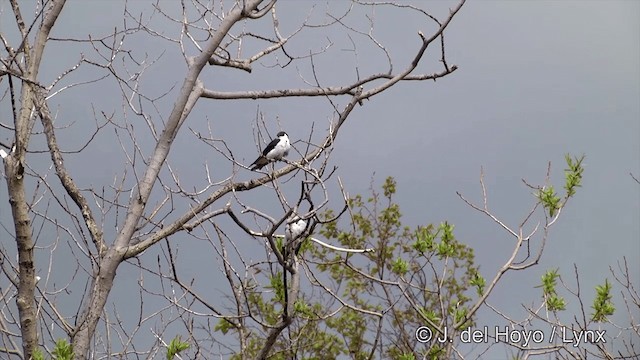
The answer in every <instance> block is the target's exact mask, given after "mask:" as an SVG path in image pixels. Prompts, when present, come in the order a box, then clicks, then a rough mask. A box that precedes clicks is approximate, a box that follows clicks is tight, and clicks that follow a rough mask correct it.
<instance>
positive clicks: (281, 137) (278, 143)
mask: <svg viewBox="0 0 640 360" xmlns="http://www.w3.org/2000/svg"><path fill="white" fill-rule="evenodd" d="M289 149H291V143H289V135H287V133H286V132H284V131H280V132H279V133H278V134H277V137H276V138H275V139H273V140H271V142H270V143H269V145H267V147H266V148H264V150H263V151H262V155H260V156H259V157H258V158H257V159H256V161H254V162H253V164H251V168H250V169H251V170H260V169H262V167H263V166H265V165H267V164H268V163H270V162H272V161H276V160H282V158H283V157H285V156H287V154H289Z"/></svg>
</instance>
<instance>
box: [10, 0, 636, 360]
mask: <svg viewBox="0 0 640 360" xmlns="http://www.w3.org/2000/svg"><path fill="white" fill-rule="evenodd" d="M107 3H108V4H107ZM464 5H465V0H460V1H455V2H450V3H447V4H446V6H445V5H442V4H439V3H438V4H437V5H436V3H434V2H424V1H418V2H416V3H415V4H408V3H405V2H387V1H374V2H368V1H360V0H353V1H350V2H328V3H314V2H306V1H305V2H296V3H294V2H286V1H276V0H228V1H213V2H202V1H199V0H189V1H187V0H185V1H180V2H178V1H173V2H170V1H169V2H162V1H157V2H149V3H146V2H145V3H143V2H138V1H136V2H126V1H125V2H122V3H118V5H117V6H120V7H116V5H115V2H114V3H113V4H112V3H110V2H95V3H94V4H92V6H95V9H96V18H95V22H96V25H98V24H97V23H99V22H100V21H101V19H100V16H99V15H100V14H99V11H100V10H99V9H100V8H101V7H105V6H106V8H105V11H112V12H113V11H116V10H113V9H114V8H116V9H117V11H121V18H120V21H119V22H118V23H116V24H109V25H108V27H107V28H109V29H110V30H109V31H108V32H104V31H103V32H97V31H96V32H92V31H89V32H87V31H86V30H85V29H77V30H76V29H74V31H73V32H72V33H69V32H68V31H67V30H65V31H58V29H59V25H60V23H61V22H63V21H66V20H67V19H68V18H65V17H64V14H65V10H66V9H67V8H69V7H74V6H84V5H82V4H80V3H76V2H68V3H67V2H66V1H64V0H48V1H36V2H28V1H18V0H9V2H8V6H7V7H4V4H3V5H2V6H0V11H2V12H5V13H4V14H2V16H3V17H2V19H3V20H4V19H12V18H13V19H15V22H14V23H12V24H8V23H4V21H3V24H2V28H1V29H0V30H1V32H0V41H2V51H0V106H2V110H1V112H0V114H1V116H0V134H1V136H0V155H1V156H2V160H3V166H4V173H3V175H4V179H5V181H6V185H7V194H8V196H7V200H8V201H7V203H8V204H9V206H10V209H11V215H10V216H7V217H6V218H5V217H2V218H0V221H2V226H3V229H4V233H5V234H9V236H5V235H3V241H2V244H1V247H0V266H1V269H2V271H1V272H2V274H1V276H2V281H3V282H2V283H1V284H2V287H1V288H0V292H1V296H0V299H1V301H0V304H1V306H0V353H1V354H2V355H0V357H3V358H4V357H7V358H17V359H41V358H46V357H49V356H51V357H53V358H57V359H63V358H76V359H86V358H92V359H93V358H126V359H129V358H156V357H165V356H166V357H167V358H172V357H174V356H175V357H179V356H184V358H204V359H212V358H234V359H246V358H256V359H267V358H272V359H297V358H336V357H351V358H356V359H377V358H397V359H416V358H442V359H445V358H447V359H448V358H465V357H470V356H473V357H477V356H482V354H484V353H485V352H486V351H488V350H489V349H490V348H491V347H492V345H491V344H488V343H487V344H485V346H484V347H483V348H482V349H481V350H480V351H477V350H472V351H475V352H472V354H473V355H468V352H469V350H468V349H467V348H465V347H464V346H465V345H464V340H461V339H463V338H462V336H464V334H465V330H467V331H468V330H469V329H470V328H473V327H474V326H475V325H476V320H477V318H478V314H479V311H480V310H484V311H488V312H492V313H493V314H494V315H496V314H497V315H498V316H500V317H501V319H502V320H504V321H506V322H508V323H509V324H511V326H512V327H513V329H517V330H518V331H520V332H526V331H529V332H531V331H533V330H532V329H533V327H532V326H533V325H532V323H535V324H536V326H539V327H544V328H545V329H556V328H558V329H559V328H562V329H568V328H574V329H576V330H579V331H581V332H582V333H587V334H592V335H593V338H588V337H585V339H586V340H588V341H586V342H589V344H586V345H584V346H580V347H575V348H572V347H571V344H567V343H566V342H562V341H555V342H554V341H551V342H548V343H546V344H540V343H536V342H531V343H528V344H526V345H523V344H522V342H519V341H511V342H508V341H507V342H508V343H509V344H508V349H509V351H512V352H513V353H515V354H517V356H518V357H522V358H527V357H529V356H535V355H545V356H547V355H549V354H551V356H556V357H559V358H578V359H579V358H587V357H589V356H597V357H601V358H619V357H624V356H637V354H638V353H639V350H638V349H637V346H638V345H637V344H636V343H635V342H634V336H636V335H639V334H640V333H639V331H638V328H639V327H638V323H637V319H633V318H632V319H631V321H630V323H629V324H607V325H612V326H613V327H614V328H615V329H618V330H619V334H618V335H615V334H613V333H609V334H608V336H609V337H608V338H607V339H609V340H610V343H609V344H611V343H614V344H615V345H613V346H617V348H615V350H617V352H614V350H613V349H614V348H613V347H612V345H608V344H607V346H605V345H603V343H602V342H598V341H597V340H598V339H596V338H595V336H596V335H598V334H600V333H599V332H595V330H600V329H601V327H600V326H601V324H603V323H604V324H606V322H607V319H608V316H610V315H611V314H612V313H613V311H614V309H613V303H612V301H611V292H612V290H611V286H612V285H611V283H613V284H614V285H615V286H618V290H620V289H622V290H621V291H622V292H623V294H624V295H623V296H624V301H625V304H626V306H627V309H628V312H629V313H631V314H633V313H634V312H637V311H638V309H639V308H640V297H639V295H638V292H637V290H636V289H635V288H634V287H633V285H632V281H631V280H630V276H631V275H633V274H631V272H630V271H629V269H628V266H627V263H626V261H621V262H620V264H619V267H617V268H612V269H611V275H612V276H613V277H612V279H614V280H613V281H611V282H610V281H609V280H607V281H605V283H604V284H603V285H602V286H601V287H598V289H597V297H596V302H594V305H593V306H592V310H593V311H592V313H590V311H591V310H590V308H589V305H588V304H583V303H582V299H584V294H583V293H582V292H581V290H580V283H579V274H578V270H577V269H576V272H575V286H577V290H575V287H574V283H569V282H568V281H564V280H562V278H561V277H560V275H559V274H558V273H557V272H553V271H550V272H548V273H547V274H545V276H544V277H543V279H542V285H541V287H542V288H543V290H542V291H541V293H542V297H541V299H536V300H535V301H533V302H532V303H531V304H527V306H526V311H527V317H526V318H525V319H515V317H513V316H511V315H509V314H504V313H502V312H501V311H500V309H496V308H494V307H492V305H491V303H490V302H489V301H488V299H489V296H490V295H491V294H492V291H493V290H494V288H495V287H496V286H497V285H498V284H499V283H500V281H501V280H502V278H503V276H504V275H505V274H507V273H517V272H519V271H525V270H526V269H529V268H531V267H533V266H535V265H537V264H538V263H539V261H540V259H541V256H542V253H543V250H544V248H545V244H546V243H547V240H548V239H549V231H550V229H552V228H553V226H554V224H555V223H556V222H557V220H558V219H559V218H560V216H561V214H562V213H563V211H565V210H564V209H565V206H566V205H567V204H568V203H570V202H569V200H570V199H571V198H573V197H574V195H575V194H576V191H577V189H578V188H579V187H580V186H581V181H582V177H583V170H584V166H583V159H584V157H581V156H578V157H574V156H569V155H567V157H566V166H567V168H566V169H565V181H564V183H563V185H564V187H563V190H562V191H560V192H558V191H556V190H554V188H553V186H551V173H552V166H551V164H549V167H548V171H547V174H546V178H545V179H544V181H545V182H544V184H529V183H528V182H525V186H526V189H527V191H529V192H531V193H533V194H534V196H533V197H532V202H531V207H530V211H528V212H527V213H526V214H525V215H524V217H523V218H522V219H521V222H520V223H519V224H518V225H517V226H511V225H509V224H507V223H506V222H505V221H503V220H501V219H500V218H498V217H497V216H496V215H494V213H493V211H492V210H491V208H490V207H489V205H488V195H487V190H486V186H485V182H484V173H482V174H481V175H480V193H481V201H480V202H475V201H473V200H471V199H470V198H467V197H466V196H467V195H466V194H462V193H458V195H459V198H460V199H459V200H460V201H461V202H462V203H464V204H466V205H468V207H469V208H470V209H474V210H476V211H477V212H479V213H480V214H482V215H484V216H487V218H488V219H489V221H490V222H492V223H494V224H495V225H496V226H497V229H498V230H499V231H500V232H501V233H502V234H506V235H505V236H507V237H509V239H510V241H511V243H509V245H508V247H509V249H510V251H511V249H512V252H511V254H510V255H509V256H508V257H507V258H505V259H504V260H503V262H501V264H500V266H499V269H498V270H497V271H496V272H495V273H488V272H484V273H483V272H482V271H481V268H480V266H478V265H477V264H476V263H475V262H474V259H475V258H474V251H473V248H471V247H470V246H469V245H467V244H464V243H463V242H462V241H461V240H458V239H456V237H455V236H454V233H453V228H454V227H453V225H452V224H450V223H448V222H444V223H441V224H440V225H434V224H425V225H424V226H419V227H417V228H409V227H406V226H403V225H402V223H401V221H400V218H401V213H400V210H399V206H398V204H396V203H395V202H394V198H393V197H394V194H395V192H396V183H395V181H394V180H393V178H388V179H387V180H386V181H385V183H384V184H383V185H382V189H383V190H382V194H381V193H379V192H378V190H377V189H375V187H374V186H372V188H371V191H372V194H371V197H370V198H367V199H365V198H363V197H362V196H361V195H350V194H349V191H348V189H347V188H346V187H345V185H344V183H343V179H342V177H341V174H340V170H339V169H338V168H337V167H336V166H335V164H334V163H333V162H332V154H333V152H334V150H335V149H336V148H338V147H339V142H340V141H341V140H342V138H341V137H340V136H339V135H340V134H341V129H343V126H344V127H345V128H346V127H349V126H351V122H355V121H354V120H351V119H352V118H353V117H354V116H353V115H354V114H357V112H358V109H359V108H361V107H367V106H368V105H369V104H372V103H375V102H376V100H377V99H378V98H380V97H381V96H382V94H383V93H389V92H390V90H391V89H392V88H396V87H402V86H408V84H419V85H418V86H419V87H418V88H419V89H425V88H428V87H437V86H438V82H437V80H439V79H441V78H446V77H451V76H455V74H454V72H456V70H457V69H458V66H457V65H456V64H454V63H453V61H450V59H449V54H448V52H447V51H446V49H447V48H446V46H445V45H446V44H447V42H446V41H445V38H446V34H447V31H448V30H449V29H450V28H451V27H454V26H456V19H457V17H458V14H459V12H460V11H464V10H463V9H464V7H465V6H464ZM112 6H113V7H112ZM431 7H433V8H437V9H432V8H431ZM291 8H295V9H296V10H300V11H304V12H300V13H299V14H298V15H297V17H295V16H293V15H291V14H293V13H294V11H293V10H291ZM106 9H108V10H106ZM281 11H282V13H284V14H287V15H286V16H281V14H282V13H281ZM408 18H411V19H413V20H412V21H417V23H418V24H419V27H418V28H412V29H411V31H410V32H407V33H404V34H402V37H401V38H399V37H394V36H390V35H389V34H386V33H384V32H383V31H379V30H378V27H377V26H378V23H379V22H381V21H402V20H401V19H408ZM398 19H400V20H398ZM52 48H54V49H56V51H64V52H68V53H67V56H66V57H65V58H64V59H62V60H61V59H56V58H55V57H53V56H51V55H50V54H51V53H50V52H48V51H49V49H52ZM72 58H73V59H74V60H73V61H71V62H69V59H72ZM49 59H50V60H49ZM338 70H340V71H338ZM346 72H349V73H351V76H349V77H344V76H342V75H341V74H344V73H346ZM229 79H231V80H229ZM223 80H224V81H223ZM291 84H296V85H295V86H291ZM412 86H413V85H412ZM96 88H100V89H101V92H100V93H101V94H104V93H107V94H109V96H106V97H97V96H96V95H95V94H96V93H97V92H96V91H95V89H96ZM256 100H258V101H256ZM305 101H317V102H319V103H321V104H322V109H323V110H322V111H324V112H323V113H322V112H321V113H315V109H317V107H314V108H313V109H314V110H313V111H311V110H306V111H305V112H304V113H306V114H307V118H301V119H295V121H296V125H297V129H304V131H305V132H304V133H300V132H297V133H293V132H292V131H291V130H289V129H287V128H285V127H284V126H283V124H292V123H293V120H290V121H291V122H288V123H287V121H284V120H282V119H280V117H279V113H278V111H277V110H264V107H268V106H270V105H265V104H271V103H272V102H276V103H277V104H278V105H277V106H282V107H287V106H301V107H303V108H304V107H305V106H306V105H305V104H306V103H305ZM68 104H74V106H69V105H68ZM196 108H198V109H206V110H205V113H206V114H207V115H206V117H205V118H201V117H200V116H197V115H194V114H196V112H194V111H193V110H194V109H196ZM221 108H225V109H227V108H228V109H231V110H225V111H224V112H223V111H221V110H220V109H221ZM247 113H251V114H253V115H252V116H251V118H246V116H247V115H246V114H247ZM198 114H200V113H198ZM227 114H237V116H234V117H232V118H229V117H228V116H227ZM391 120H392V121H401V119H391ZM242 121H243V122H245V123H246V124H247V126H246V127H245V129H244V130H245V131H244V134H245V138H246V139H250V141H245V142H244V143H238V142H236V141H235V137H232V136H230V135H229V131H230V130H229V124H230V123H232V122H242ZM353 126H358V127H366V126H367V125H366V124H365V123H362V122H360V123H357V124H354V125H353ZM231 139H234V141H231ZM246 146H251V149H250V150H246V149H244V150H243V147H245V148H246ZM256 156H257V157H258V158H257V160H256V161H255V162H254V163H253V164H252V163H251V161H252V159H255V158H256ZM556 168H557V167H556V166H555V164H554V167H553V170H554V171H558V170H556ZM367 171H369V170H367ZM3 196H4V195H3ZM4 238H10V239H9V240H10V241H5V240H4ZM196 264H197V266H196ZM202 269H206V271H204V272H203V271H202ZM485 277H486V280H485ZM5 280H6V282H4V281H5ZM558 280H560V281H561V285H562V286H563V287H564V289H566V291H568V292H569V293H570V294H571V295H572V296H574V297H575V298H577V299H578V300H579V301H580V305H581V307H580V312H581V314H580V315H579V316H576V317H575V319H565V318H564V317H563V316H562V315H558V314H559V312H561V311H562V310H564V308H565V306H564V301H565V300H564V298H562V296H560V294H559V293H560V292H561V290H559V287H560V286H559V284H558V283H557V281H558ZM556 288H558V289H556ZM532 304H533V305H532ZM603 326H604V325H603ZM545 331H546V330H545ZM589 331H592V332H589ZM425 334H428V335H429V338H428V339H427V338H426V337H423V336H426V335H425ZM544 336H547V335H546V333H545V335H544ZM436 338H444V341H442V342H437V341H435V340H434V339H436ZM61 339H62V340H61ZM493 339H494V340H496V341H497V340H498V339H497V338H496V335H495V334H494V338H493ZM629 339H631V340H629ZM636 339H637V338H636ZM614 341H618V343H615V342H614ZM67 342H68V344H67ZM620 342H621V343H623V346H624V347H620V346H619V343H620ZM621 349H622V350H621ZM65 354H66V355H65ZM627 354H628V355H627ZM65 356H66V357H65Z"/></svg>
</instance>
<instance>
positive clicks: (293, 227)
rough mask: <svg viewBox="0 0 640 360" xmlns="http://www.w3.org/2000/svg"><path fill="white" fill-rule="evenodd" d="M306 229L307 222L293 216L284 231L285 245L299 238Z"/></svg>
mask: <svg viewBox="0 0 640 360" xmlns="http://www.w3.org/2000/svg"><path fill="white" fill-rule="evenodd" d="M306 228H307V222H306V221H304V220H303V219H300V217H298V216H294V217H293V218H292V219H291V220H289V221H288V222H287V226H286V227H285V229H284V239H285V240H286V241H287V243H290V242H291V241H292V240H295V239H297V238H299V237H300V235H302V233H304V230H305V229H306Z"/></svg>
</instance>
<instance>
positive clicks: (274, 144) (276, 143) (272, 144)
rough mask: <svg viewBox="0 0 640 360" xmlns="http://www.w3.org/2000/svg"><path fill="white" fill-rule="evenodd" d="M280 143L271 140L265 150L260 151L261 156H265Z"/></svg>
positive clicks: (277, 140)
mask: <svg viewBox="0 0 640 360" xmlns="http://www.w3.org/2000/svg"><path fill="white" fill-rule="evenodd" d="M279 142H280V139H277V138H276V139H273V140H271V142H270V143H269V145H267V147H266V148H264V150H262V155H264V156H267V154H268V153H269V152H270V151H271V150H273V149H275V147H276V145H278V143H279Z"/></svg>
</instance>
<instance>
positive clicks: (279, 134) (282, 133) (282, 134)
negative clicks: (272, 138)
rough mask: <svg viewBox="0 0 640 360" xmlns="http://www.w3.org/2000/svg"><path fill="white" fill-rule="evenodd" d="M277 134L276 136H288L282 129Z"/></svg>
mask: <svg viewBox="0 0 640 360" xmlns="http://www.w3.org/2000/svg"><path fill="white" fill-rule="evenodd" d="M277 136H278V137H283V136H286V137H289V135H287V133H286V132H284V131H280V132H279V133H278V135H277Z"/></svg>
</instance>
